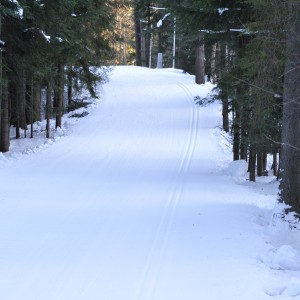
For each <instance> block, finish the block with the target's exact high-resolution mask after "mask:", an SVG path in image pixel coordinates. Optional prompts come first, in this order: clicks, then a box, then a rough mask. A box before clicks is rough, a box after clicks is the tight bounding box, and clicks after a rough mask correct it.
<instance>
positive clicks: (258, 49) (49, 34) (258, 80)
mask: <svg viewBox="0 0 300 300" xmlns="http://www.w3.org/2000/svg"><path fill="white" fill-rule="evenodd" d="M0 47H1V51H0V102H1V103H0V104H1V119H0V128H1V130H0V151H1V152H6V151H9V139H10V136H9V132H10V128H11V127H13V128H14V130H15V138H20V130H21V129H23V130H24V129H25V128H26V129H27V128H28V127H27V126H28V125H31V124H32V123H33V122H35V121H38V120H40V119H41V118H46V119H47V120H50V118H55V119H56V126H57V127H60V126H61V117H62V114H63V113H64V112H65V111H68V110H71V109H73V108H74V107H75V108H76V107H78V106H79V105H81V104H80V103H77V102H76V101H75V100H74V99H73V98H72V95H73V91H74V90H78V89H80V88H82V87H84V88H87V89H88V90H89V92H90V94H91V95H92V96H93V97H97V95H96V94H95V91H94V84H95V83H96V82H98V81H99V80H103V79H104V78H105V72H106V71H105V70H106V69H105V68H102V69H101V70H102V73H101V72H100V73H99V71H98V70H99V67H104V66H109V65H115V64H124V65H126V64H135V65H138V66H143V67H150V68H156V67H158V68H160V67H166V68H170V67H175V68H178V69H182V70H183V71H185V72H188V73H191V74H194V75H196V76H195V78H196V83H197V84H202V83H204V82H205V81H206V80H209V81H211V82H212V83H214V84H216V89H215V90H216V93H215V96H214V98H213V99H205V100H202V99H200V100H201V101H199V103H200V104H202V103H203V101H204V102H205V101H207V102H210V101H221V104H222V117H223V125H222V127H223V128H222V129H223V130H224V131H225V132H227V133H228V134H229V136H230V138H231V143H232V153H233V160H247V162H248V172H249V180H250V181H255V180H256V177H257V176H267V175H268V174H267V171H266V169H267V167H266V165H267V160H268V159H272V172H273V173H274V175H275V176H277V178H278V180H281V184H280V190H281V193H280V201H282V202H284V203H286V204H287V205H289V206H290V208H289V209H288V210H291V211H295V212H296V213H300V184H299V183H300V172H299V168H300V110H299V106H300V84H299V83H300V68H299V66H300V1H299V0H283V1H282V0H239V1H229V0H218V1H217V0H215V1H207V0H192V1H191V0H161V1H150V0H132V1H125V0H124V1H121V0H120V1H117V0H116V1H114V0H109V1H104V0H86V1H81V0H39V1H38V0H36V1H29V0H18V1H17V0H1V2H0ZM145 84H147V83H146V82H145ZM43 91H44V92H45V94H46V102H45V104H44V105H45V108H44V109H43V110H42V109H41V94H42V92H43ZM195 100H199V99H195ZM196 102H197V101H196ZM41 111H45V116H42V113H41ZM30 134H31V135H33V133H32V132H31V133H30ZM46 135H47V136H49V127H48V126H47V128H46Z"/></svg>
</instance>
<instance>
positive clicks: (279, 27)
mask: <svg viewBox="0 0 300 300" xmlns="http://www.w3.org/2000/svg"><path fill="white" fill-rule="evenodd" d="M158 2H159V3H160V4H161V5H164V6H165V7H168V9H169V10H170V11H171V12H172V13H174V14H175V15H176V16H177V19H178V26H180V34H181V35H180V37H178V38H179V39H180V41H179V42H178V46H177V48H176V51H177V56H178V57H180V56H182V57H184V59H182V58H181V59H180V60H178V61H177V63H178V64H177V67H178V68H182V69H184V70H187V71H189V72H192V73H194V74H196V70H195V68H194V67H193V66H195V65H196V62H197V56H196V55H195V53H197V52H195V49H197V46H199V44H203V45H204V47H205V58H206V60H205V74H206V76H207V77H208V79H209V80H211V81H212V82H214V83H217V90H218V96H217V98H218V99H220V100H221V101H222V106H223V111H222V113H223V129H224V130H225V131H226V132H229V133H230V136H231V140H232V152H233V159H234V160H239V159H243V160H247V161H248V164H249V170H248V171H249V179H250V180H251V181H255V180H256V176H264V175H267V171H266V169H267V167H266V165H267V157H269V156H270V155H271V156H272V157H273V158H272V160H273V161H272V171H273V172H274V175H276V176H277V178H278V179H279V178H281V179H282V180H281V184H280V190H281V193H280V198H279V200H280V201H281V202H284V203H286V204H287V205H289V206H290V207H291V208H290V210H291V211H294V212H296V213H298V214H299V213H300V176H299V174H300V171H299V170H300V167H299V165H300V134H299V130H300V113H299V112H300V109H299V107H300V102H299V99H300V90H299V89H300V88H299V86H300V73H299V72H300V71H299V70H300V67H299V66H300V1H299V0H284V1H282V0H249V1H245V0H240V1H228V0H221V1H206V0H193V1H188V0H162V1H158ZM200 33H201V34H202V37H201V38H199V36H200ZM193 53H194V54H193ZM196 75H197V74H196Z"/></svg>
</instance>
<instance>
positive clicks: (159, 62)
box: [150, 6, 176, 69]
mask: <svg viewBox="0 0 300 300" xmlns="http://www.w3.org/2000/svg"><path fill="white" fill-rule="evenodd" d="M150 8H151V9H155V10H166V8H164V7H153V6H150ZM170 15H171V13H167V14H165V15H164V16H163V18H162V19H160V20H159V21H158V22H157V24H156V26H157V28H160V27H161V26H162V25H163V21H164V20H165V19H166V18H167V17H169V16H170ZM159 50H161V49H159ZM172 52H173V53H172V55H173V57H172V68H175V55H176V17H175V16H174V27H173V51H172ZM162 67H163V55H162V53H161V52H158V54H157V68H158V69H161V68H162Z"/></svg>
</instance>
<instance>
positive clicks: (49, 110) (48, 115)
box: [46, 81, 52, 139]
mask: <svg viewBox="0 0 300 300" xmlns="http://www.w3.org/2000/svg"><path fill="white" fill-rule="evenodd" d="M46 85H47V86H46V89H47V90H46V138H47V139H49V138H50V119H51V114H52V105H51V102H52V101H51V98H52V90H51V84H50V82H49V81H47V84H46Z"/></svg>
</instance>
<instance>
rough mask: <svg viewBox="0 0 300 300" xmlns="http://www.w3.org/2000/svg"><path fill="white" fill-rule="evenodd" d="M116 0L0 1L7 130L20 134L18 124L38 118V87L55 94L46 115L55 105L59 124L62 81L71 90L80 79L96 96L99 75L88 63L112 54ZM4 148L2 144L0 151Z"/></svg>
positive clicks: (101, 61) (102, 61)
mask: <svg viewBox="0 0 300 300" xmlns="http://www.w3.org/2000/svg"><path fill="white" fill-rule="evenodd" d="M115 5H116V1H103V0H85V1H82V0H64V1H61V0H59V1H58V0H39V1H30V0H19V1H1V4H0V14H1V19H0V20H1V25H2V26H1V32H0V33H1V35H0V39H1V49H2V56H1V70H2V72H1V78H0V82H1V83H2V92H1V100H2V102H3V101H4V100H5V101H8V103H7V105H6V107H7V109H8V108H10V109H9V111H8V112H7V114H8V122H9V123H8V124H6V126H5V128H6V130H8V129H9V125H10V124H13V125H14V126H15V127H16V137H17V138H18V137H20V128H22V129H25V130H26V129H27V125H28V124H30V123H31V124H32V122H34V121H35V120H38V119H39V118H40V114H41V111H40V95H41V92H40V91H41V88H42V87H48V88H50V89H51V90H52V92H51V94H50V93H49V95H54V97H53V99H50V101H51V102H52V101H53V104H51V103H48V106H47V118H49V117H51V114H52V112H51V111H52V109H51V108H50V107H51V106H53V107H54V113H55V114H56V118H57V126H61V116H62V114H63V112H64V110H65V107H66V102H65V99H64V98H65V97H64V87H65V86H66V85H68V86H69V90H70V91H71V90H72V88H74V87H76V88H78V87H79V85H78V84H77V83H78V81H80V82H81V84H82V85H83V86H85V87H86V88H88V90H89V91H90V93H91V95H92V96H93V97H96V96H97V95H96V94H95V91H94V84H95V82H96V81H98V80H101V74H99V73H96V72H95V71H94V69H93V68H92V67H99V66H103V65H104V64H105V63H106V62H107V61H108V60H109V59H110V58H111V57H112V55H111V50H110V46H109V44H110V41H109V38H110V35H109V34H108V33H109V31H111V29H112V28H113V25H114V18H113V15H112V14H111V11H112V8H113V7H114V6H115ZM95 70H96V69H95ZM67 75H68V81H67V80H66V76H67ZM71 95H72V93H71V92H70V93H69V96H70V97H71ZM51 98H52V96H51ZM71 101H72V99H69V103H70V102H71ZM2 104H3V103H2ZM2 112H3V109H2ZM1 124H2V123H1ZM7 128H8V129H7ZM7 135H8V132H5V134H4V133H3V130H1V139H5V140H7V137H6V136H7ZM8 149H9V145H6V146H5V147H4V148H3V149H0V150H1V151H7V150H8Z"/></svg>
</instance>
